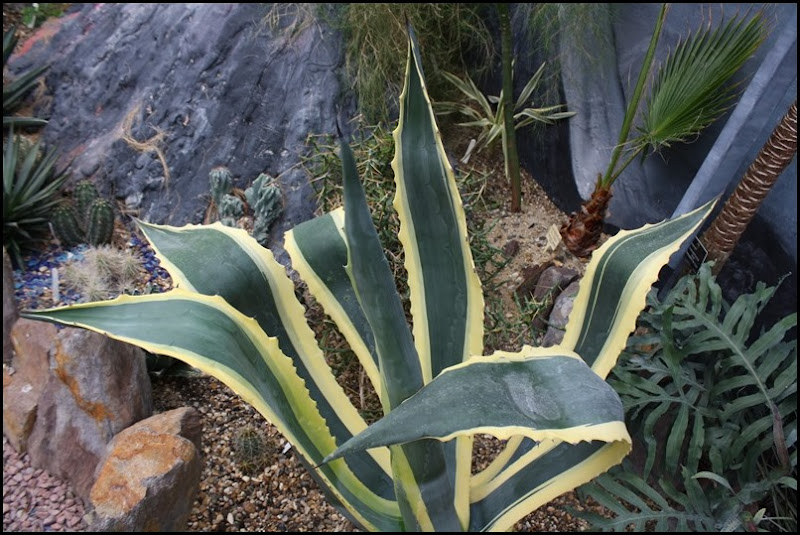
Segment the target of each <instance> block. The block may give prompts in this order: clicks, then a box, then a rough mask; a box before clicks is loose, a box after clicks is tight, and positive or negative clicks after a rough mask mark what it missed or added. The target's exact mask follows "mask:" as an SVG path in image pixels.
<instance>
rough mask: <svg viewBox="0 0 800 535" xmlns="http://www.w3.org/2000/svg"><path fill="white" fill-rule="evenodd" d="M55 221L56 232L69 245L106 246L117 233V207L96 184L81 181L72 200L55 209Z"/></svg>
mask: <svg viewBox="0 0 800 535" xmlns="http://www.w3.org/2000/svg"><path fill="white" fill-rule="evenodd" d="M52 223H53V232H55V235H56V237H57V238H58V239H59V240H60V241H61V243H62V244H63V245H64V246H66V247H73V246H75V245H78V244H81V243H88V244H89V245H92V246H98V245H104V244H107V243H111V237H112V235H113V233H114V207H113V206H112V205H111V203H110V202H109V201H107V200H106V199H103V198H101V197H100V195H99V194H98V192H97V188H96V187H95V186H94V184H92V183H91V182H89V181H88V180H82V181H81V182H78V184H77V186H75V191H74V192H73V194H72V201H71V202H70V201H65V202H63V203H61V205H59V206H58V207H57V208H56V209H55V210H54V211H53V216H52Z"/></svg>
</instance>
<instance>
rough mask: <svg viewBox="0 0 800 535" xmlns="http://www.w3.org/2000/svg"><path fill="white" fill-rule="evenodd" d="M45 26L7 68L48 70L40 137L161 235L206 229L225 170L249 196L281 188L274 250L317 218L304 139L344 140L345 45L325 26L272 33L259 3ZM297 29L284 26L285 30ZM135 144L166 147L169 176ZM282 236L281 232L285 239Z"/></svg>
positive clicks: (143, 11)
mask: <svg viewBox="0 0 800 535" xmlns="http://www.w3.org/2000/svg"><path fill="white" fill-rule="evenodd" d="M81 6H82V7H80V8H79V9H78V10H77V11H76V12H74V13H71V14H69V15H67V16H65V17H62V18H60V19H57V20H55V21H53V22H52V23H51V22H48V23H47V24H46V25H45V26H44V27H43V28H42V29H40V30H39V31H38V33H36V34H35V35H34V36H33V37H32V38H31V39H30V40H29V41H27V42H26V44H25V46H23V47H21V48H20V49H19V50H18V51H17V55H16V56H15V57H14V58H12V60H11V61H10V64H11V67H12V69H13V70H15V71H16V72H20V71H23V70H25V69H27V68H29V67H31V66H33V65H36V64H40V63H43V62H47V63H49V64H50V65H51V67H50V69H49V70H48V72H47V75H46V83H47V88H48V95H47V100H48V101H49V103H50V104H49V106H48V109H47V110H40V113H44V112H47V115H49V117H50V122H49V124H48V125H47V126H46V127H45V128H44V130H43V135H44V138H45V139H46V140H47V141H48V142H50V143H53V144H54V145H57V146H58V147H59V148H60V150H61V151H62V154H63V157H62V160H61V161H62V163H67V162H71V164H70V169H71V171H72V172H73V175H74V178H73V179H72V180H75V181H77V180H79V179H83V178H89V179H92V180H94V181H95V182H97V183H98V185H99V187H100V189H101V192H102V193H103V194H105V195H113V196H114V197H116V198H117V199H120V200H124V201H125V202H126V204H127V205H128V207H129V208H130V209H132V210H136V211H138V214H139V217H140V218H142V219H144V220H146V221H151V222H156V223H169V224H175V225H182V224H185V223H199V222H201V220H202V219H203V215H204V212H205V210H206V208H207V206H208V203H209V198H210V197H209V184H208V173H209V171H210V170H211V169H212V168H213V167H215V166H219V165H224V166H227V167H228V168H229V169H230V170H231V172H232V173H233V175H234V185H235V186H236V187H240V188H242V189H244V188H245V187H246V186H248V185H249V184H250V183H251V182H252V181H253V180H254V179H255V178H256V177H257V176H258V174H259V173H262V172H266V173H268V174H270V175H272V176H276V177H278V178H279V182H280V186H281V189H282V192H283V197H284V205H285V208H284V213H283V216H282V217H281V219H280V220H279V221H278V222H277V223H276V225H275V226H273V229H272V234H273V236H274V238H275V239H278V238H282V234H283V231H284V230H285V229H287V228H290V227H292V226H294V225H295V224H297V223H299V222H301V221H304V220H306V219H308V218H310V217H311V215H312V213H313V211H314V209H315V201H314V195H313V189H312V188H311V185H310V183H309V181H308V178H307V177H306V176H305V173H304V172H303V171H302V169H299V168H298V166H297V164H298V162H299V155H300V154H301V153H302V152H303V151H304V148H305V143H304V142H305V139H306V137H307V135H308V134H310V133H314V134H322V133H330V132H333V131H335V123H336V116H337V112H336V106H337V105H339V102H338V101H339V100H340V99H339V94H340V90H339V82H338V78H337V76H338V74H337V72H338V69H339V67H340V66H341V65H342V63H343V59H342V54H341V39H340V38H339V36H338V34H337V33H335V32H333V31H332V30H330V29H328V28H327V27H326V25H325V23H324V21H321V20H320V21H317V22H315V23H314V24H310V25H307V26H306V27H304V28H303V29H301V30H300V31H299V32H292V31H273V30H272V29H270V28H269V27H268V26H267V24H266V23H265V22H264V21H263V17H264V15H265V8H264V5H263V4H202V5H201V4H82V5H81ZM289 22H290V21H289V20H285V21H284V23H285V24H288V23H289ZM126 116H127V117H129V121H128V125H127V126H130V127H131V128H130V132H129V133H130V135H131V136H132V137H133V138H134V139H135V140H138V141H140V142H141V141H146V140H151V139H152V138H153V137H154V136H156V135H158V134H159V132H161V133H162V134H163V137H162V139H161V141H160V146H161V149H162V151H163V156H164V158H165V161H166V166H167V168H168V170H169V175H168V176H167V173H166V172H165V169H164V166H163V164H162V162H161V160H160V158H159V157H158V155H157V153H156V152H154V151H150V152H141V151H137V150H136V149H134V148H133V147H132V146H131V144H130V143H128V142H126V141H125V140H124V139H123V137H124V134H125V127H126V121H125V119H126ZM276 227H277V228H276Z"/></svg>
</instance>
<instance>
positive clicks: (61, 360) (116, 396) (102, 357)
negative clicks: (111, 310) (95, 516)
mask: <svg viewBox="0 0 800 535" xmlns="http://www.w3.org/2000/svg"><path fill="white" fill-rule="evenodd" d="M49 356H50V369H51V374H50V376H49V379H48V382H47V384H46V385H45V387H44V390H43V392H42V395H41V396H40V398H39V403H38V410H37V416H36V423H35V424H34V427H33V431H32V433H31V435H30V438H29V439H28V452H29V454H30V457H31V462H32V463H33V465H34V466H35V467H37V468H44V469H45V470H47V471H48V472H50V473H51V474H53V475H54V476H56V477H59V478H61V479H65V480H68V481H69V482H70V483H71V484H72V485H73V487H74V489H75V491H76V492H77V493H78V495H80V496H82V497H85V496H87V495H88V493H89V489H90V488H91V485H92V483H93V473H94V470H95V467H96V466H97V463H98V461H99V460H100V458H101V456H102V455H103V453H104V451H105V446H106V444H107V443H108V441H110V440H111V438H112V437H113V436H114V435H115V434H116V433H118V432H119V431H121V430H122V429H124V428H126V427H128V426H129V425H131V424H132V423H134V422H136V421H138V420H141V419H142V418H146V417H147V416H149V415H150V414H151V413H152V392H151V387H150V379H149V377H148V375H147V369H146V366H145V359H144V354H143V352H142V351H141V350H140V349H138V348H135V347H133V346H131V345H128V344H124V343H122V342H118V341H115V340H111V339H110V338H106V337H105V336H102V335H100V334H97V333H93V332H90V331H84V330H78V329H62V330H60V331H59V332H58V335H57V336H55V337H54V338H53V341H52V346H51V348H50V352H49Z"/></svg>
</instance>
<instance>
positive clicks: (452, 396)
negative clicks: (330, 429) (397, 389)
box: [325, 347, 629, 462]
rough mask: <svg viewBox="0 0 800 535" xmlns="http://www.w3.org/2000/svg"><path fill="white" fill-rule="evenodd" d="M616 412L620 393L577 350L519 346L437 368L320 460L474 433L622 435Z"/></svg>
mask: <svg viewBox="0 0 800 535" xmlns="http://www.w3.org/2000/svg"><path fill="white" fill-rule="evenodd" d="M443 406H448V407H449V409H448V410H446V411H442V410H440V409H439V408H440V407H443ZM423 415H425V417H424V418H423ZM622 419H623V409H622V405H621V403H620V401H619V397H618V396H617V395H616V393H615V392H614V390H613V389H612V388H611V387H610V386H609V385H608V384H607V383H606V382H605V381H603V380H602V379H601V378H600V377H598V376H597V374H595V373H594V372H592V370H591V369H590V368H589V367H588V366H586V364H585V363H584V362H583V361H582V360H581V359H580V357H578V356H577V355H575V354H572V353H568V352H559V351H558V350H551V349H541V348H532V347H526V348H524V349H523V350H522V351H521V352H519V353H506V352H498V353H495V354H494V355H492V356H491V357H475V358H473V359H470V360H469V361H467V362H465V363H463V364H459V365H456V366H453V367H451V368H448V369H446V370H444V371H443V372H442V373H441V374H440V375H439V376H438V377H437V378H436V379H435V380H434V381H433V382H431V383H430V384H429V385H428V386H426V387H425V388H423V389H422V390H420V391H419V392H417V393H416V394H415V395H414V396H412V397H411V398H409V399H408V400H406V402H405V403H403V404H401V405H400V406H399V407H397V408H396V409H395V410H393V411H392V412H391V413H389V414H388V415H387V416H386V417H385V418H383V419H382V420H380V421H379V422H377V423H375V424H373V425H372V426H370V428H369V429H368V431H365V432H364V433H361V434H360V435H359V436H358V437H356V438H354V439H353V440H351V441H350V442H349V443H347V444H346V445H343V446H342V447H340V448H339V449H337V451H336V452H334V453H333V454H331V455H329V456H328V457H327V458H326V459H325V462H328V461H331V460H333V459H337V458H339V457H341V456H344V455H347V454H348V453H350V452H353V451H358V450H363V449H369V448H374V447H378V446H387V445H393V444H399V443H405V442H410V441H413V440H419V439H421V438H436V439H438V440H443V441H447V440H450V439H452V438H455V437H456V436H460V435H474V434H477V433H487V434H491V435H494V436H496V437H498V438H502V439H506V438H510V437H513V436H517V435H523V436H527V437H529V438H532V439H534V440H537V441H544V440H561V441H566V442H569V443H571V444H574V443H577V442H581V441H591V440H602V441H605V442H610V441H623V440H629V438H628V433H627V431H626V429H625V425H624V422H623V421H622Z"/></svg>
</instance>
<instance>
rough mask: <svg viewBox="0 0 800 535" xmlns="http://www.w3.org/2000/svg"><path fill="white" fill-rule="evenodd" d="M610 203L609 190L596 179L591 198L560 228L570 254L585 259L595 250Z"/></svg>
mask: <svg viewBox="0 0 800 535" xmlns="http://www.w3.org/2000/svg"><path fill="white" fill-rule="evenodd" d="M610 201H611V188H610V187H607V186H604V185H603V184H602V181H601V180H600V177H598V178H597V184H596V185H595V187H594V192H592V196H591V198H590V199H589V200H588V201H586V202H584V203H583V204H582V205H581V209H580V211H579V212H573V213H572V215H571V216H570V217H569V220H568V221H567V222H566V223H564V225H562V226H561V237H562V238H563V239H564V244H565V245H566V246H567V249H569V250H570V252H571V253H572V254H574V255H575V256H578V257H581V258H586V257H588V256H589V255H590V254H592V251H594V250H595V249H596V248H597V242H598V241H600V234H601V233H602V232H603V221H604V220H605V217H606V208H608V203H609V202H610Z"/></svg>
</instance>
